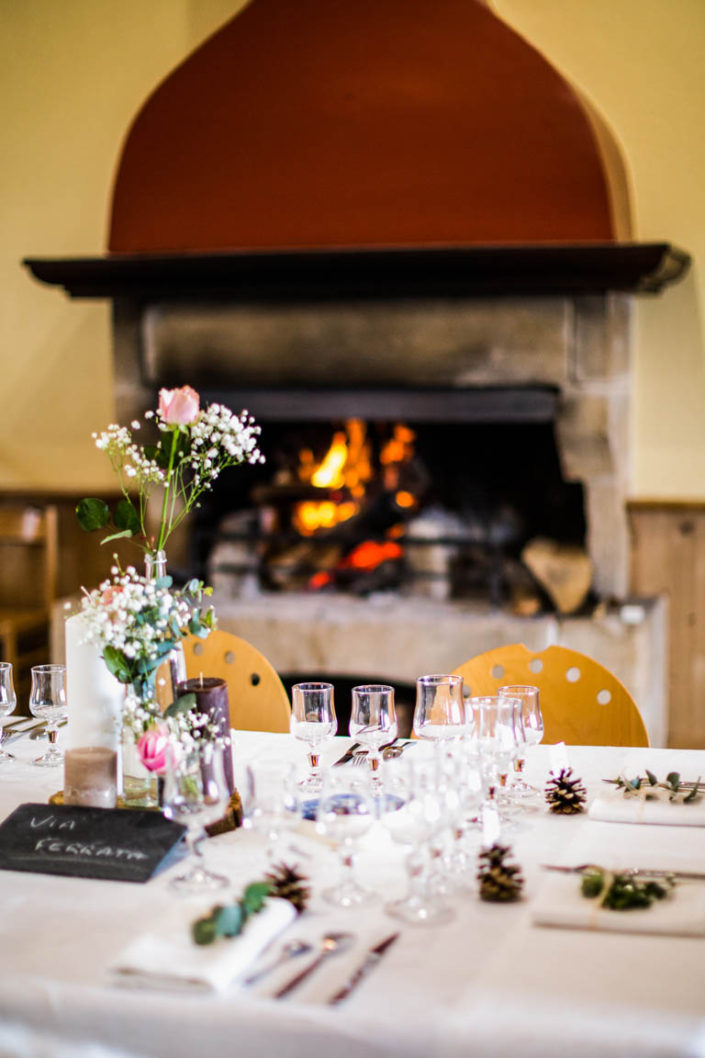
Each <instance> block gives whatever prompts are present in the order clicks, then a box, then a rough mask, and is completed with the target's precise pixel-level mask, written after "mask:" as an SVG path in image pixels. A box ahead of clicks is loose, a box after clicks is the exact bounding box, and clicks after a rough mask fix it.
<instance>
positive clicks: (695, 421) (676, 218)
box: [0, 0, 705, 499]
mask: <svg viewBox="0 0 705 1058" xmlns="http://www.w3.org/2000/svg"><path fill="white" fill-rule="evenodd" d="M291 2H292V3H295V2H296V0H291ZM351 2H354V0H351ZM242 4H243V0H146V2H145V0H0V99H2V109H3V121H2V124H1V125H0V156H1V157H2V165H0V232H2V237H1V238H0V292H1V293H0V297H1V298H2V310H1V312H0V366H1V368H2V374H1V375H0V378H1V380H2V396H3V405H2V406H3V412H2V415H0V488H27V489H32V488H36V489H47V488H55V489H65V490H73V489H79V490H81V489H87V490H93V489H97V488H100V487H106V486H109V485H111V484H112V479H111V477H110V475H109V473H108V471H107V469H106V466H105V464H104V460H103V457H102V456H101V455H100V453H98V452H97V451H95V450H94V449H93V447H92V443H91V440H90V433H91V431H92V430H94V429H97V428H100V427H102V426H103V425H104V424H105V423H106V422H108V421H109V420H110V419H111V417H112V413H113V410H112V375H111V356H110V323H109V309H108V306H107V304H104V303H102V302H97V303H93V302H85V301H76V302H70V301H69V300H68V299H67V298H66V297H65V296H64V294H63V293H61V292H60V291H59V290H57V289H54V288H49V287H45V286H41V285H39V284H37V283H36V282H35V281H33V280H32V279H31V278H30V277H29V276H28V275H27V274H26V273H25V272H24V271H23V270H22V269H21V267H20V264H19V261H20V259H21V258H22V257H24V256H28V255H29V256H32V255H34V256H61V255H66V256H70V255H84V254H85V255H93V254H97V253H100V252H102V251H103V249H104V247H105V242H106V228H107V214H108V209H109V202H110V192H111V182H112V176H113V172H114V168H115V164H116V160H117V157H118V154H119V147H120V143H121V140H122V138H123V136H124V134H125V132H126V130H127V128H128V126H129V123H130V121H131V119H132V117H133V116H134V114H135V112H136V110H137V108H138V107H139V105H140V103H141V102H142V101H143V100H144V98H145V97H146V96H147V94H148V93H149V92H150V90H151V89H152V88H153V86H154V85H155V84H156V83H157V81H159V80H160V79H161V78H162V77H163V76H164V75H165V74H166V73H168V71H169V70H170V69H171V68H172V67H173V66H174V65H176V63H178V62H179V61H180V60H181V59H182V58H183V57H184V56H185V55H186V54H187V53H188V52H189V51H190V50H192V48H193V47H195V46H196V45H197V44H198V43H199V42H200V41H201V40H202V39H203V38H204V37H205V36H207V35H208V34H209V33H210V32H212V31H213V30H214V29H215V28H216V27H217V26H218V25H219V24H221V23H222V22H223V21H225V19H226V18H228V17H229V16H230V15H231V14H233V13H235V12H236V11H237V10H239V8H240V7H241V6H242ZM493 8H494V10H495V11H496V12H497V13H498V14H499V15H500V16H501V17H502V18H504V19H505V20H506V21H507V22H508V23H509V24H510V25H513V26H514V27H515V28H516V29H517V30H518V31H519V32H521V33H523V35H524V36H525V37H526V38H527V39H528V40H530V41H531V42H532V43H534V44H535V45H536V46H537V47H538V48H539V49H540V50H541V51H543V52H544V54H545V55H547V57H548V58H549V59H551V61H553V62H554V64H555V65H556V66H558V67H559V69H561V70H562V71H563V72H564V73H565V74H566V75H567V76H568V77H569V78H570V79H571V80H572V81H573V82H574V83H575V84H576V85H577V86H578V87H580V88H581V89H582V90H583V91H584V92H585V94H586V95H587V96H588V97H589V98H590V99H591V100H592V102H593V103H595V105H596V106H597V107H598V108H599V109H600V111H601V112H602V114H603V115H604V116H605V117H606V118H607V120H608V121H609V123H610V125H611V127H612V129H613V130H614V132H615V133H616V135H617V137H618V139H619V140H620V141H621V143H622V146H623V148H624V152H625V157H626V163H627V167H628V170H629V173H630V176H631V182H632V192H633V197H634V213H635V218H636V232H635V237H636V238H638V239H640V240H644V241H647V240H661V239H663V240H667V241H671V242H673V243H675V244H676V245H679V246H681V247H683V248H684V249H687V250H689V251H690V252H691V253H692V255H693V257H694V265H693V268H692V271H691V274H690V275H689V277H688V278H687V280H685V281H684V282H682V283H681V284H679V285H678V286H676V287H673V288H672V289H669V290H668V291H667V292H666V293H665V294H664V295H662V296H661V297H659V298H656V299H639V301H638V302H637V311H636V319H635V323H636V373H635V391H634V402H633V404H634V412H633V431H634V438H635V444H634V454H635V455H634V474H633V481H632V488H631V492H632V494H633V495H635V496H653V497H683V498H700V499H702V498H705V410H704V409H703V405H704V404H705V401H704V400H703V397H704V396H705V365H704V362H703V361H704V355H703V354H704V348H703V347H704V341H703V320H702V304H703V283H704V282H705V280H704V279H703V276H702V274H701V269H700V259H701V256H702V254H703V252H704V251H705V194H704V193H703V191H702V190H701V181H702V180H703V174H705V137H703V135H702V132H701V124H702V114H701V112H702V108H703V104H704V103H705V72H704V70H705V64H704V63H703V61H702V60H703V56H705V2H704V0H669V3H667V4H666V3H664V2H663V0H493ZM432 11H433V5H432V3H429V17H432Z"/></svg>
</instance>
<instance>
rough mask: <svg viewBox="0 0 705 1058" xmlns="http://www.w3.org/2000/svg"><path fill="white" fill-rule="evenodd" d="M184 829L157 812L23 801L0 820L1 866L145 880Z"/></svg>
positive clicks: (52, 872)
mask: <svg viewBox="0 0 705 1058" xmlns="http://www.w3.org/2000/svg"><path fill="white" fill-rule="evenodd" d="M185 829H186V828H185V827H182V826H181V825H180V824H179V823H172V822H171V820H169V819H165V818H164V816H163V815H162V814H161V812H146V811H139V810H134V811H133V810H131V809H123V808H83V807H79V806H78V805H41V804H24V805H20V806H19V808H16V809H15V811H14V812H13V813H12V814H11V815H9V816H8V817H7V819H6V820H5V821H4V822H3V823H1V824H0V869H2V870H6V871H34V872H37V873H39V874H67V875H72V876H73V877H76V878H108V879H112V880H113V881H118V882H146V881H147V880H148V879H149V878H151V876H152V874H153V873H154V871H155V870H156V869H157V867H158V866H159V864H160V863H161V861H162V860H163V859H164V857H165V856H166V854H167V853H168V852H169V850H170V849H171V848H173V846H174V845H175V844H176V842H177V841H179V839H180V838H181V835H182V834H183V833H184V831H185Z"/></svg>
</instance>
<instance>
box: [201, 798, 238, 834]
mask: <svg viewBox="0 0 705 1058" xmlns="http://www.w3.org/2000/svg"><path fill="white" fill-rule="evenodd" d="M241 826H242V801H241V799H240V794H239V793H238V792H237V790H234V791H233V793H232V795H231V797H230V800H229V801H228V807H227V810H226V812H225V815H224V816H223V818H222V819H217V820H216V821H215V823H209V824H208V826H207V827H206V828H205V829H206V834H207V835H208V837H209V838H215V837H217V836H218V834H227V833H228V831H229V830H237V828H238V827H241Z"/></svg>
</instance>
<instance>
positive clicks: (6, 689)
mask: <svg viewBox="0 0 705 1058" xmlns="http://www.w3.org/2000/svg"><path fill="white" fill-rule="evenodd" d="M16 707H17V695H16V694H15V687H14V684H13V682H12V663H11V662H9V661H2V662H0V719H1V718H2V717H4V716H9V715H10V713H14V711H15V708H16ZM4 733H5V728H4V727H3V726H1V725H0V764H3V763H4V762H5V761H8V760H14V759H15V758H14V757H13V755H12V753H8V752H7V750H6V749H3V748H2V739H3V735H4Z"/></svg>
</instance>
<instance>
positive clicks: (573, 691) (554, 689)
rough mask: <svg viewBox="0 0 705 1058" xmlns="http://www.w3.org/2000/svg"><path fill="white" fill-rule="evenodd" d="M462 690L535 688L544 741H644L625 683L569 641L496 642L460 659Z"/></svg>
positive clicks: (600, 743) (481, 692)
mask: <svg viewBox="0 0 705 1058" xmlns="http://www.w3.org/2000/svg"><path fill="white" fill-rule="evenodd" d="M455 672H456V673H457V674H458V675H461V676H462V677H463V682H464V684H465V694H466V695H468V696H472V697H476V696H479V695H488V694H496V693H497V689H498V688H499V687H502V686H503V685H505V684H533V685H534V686H536V687H538V688H539V694H540V704H541V712H542V713H543V719H544V724H545V733H544V737H543V741H544V743H550V742H565V743H566V744H567V745H573V746H577V745H586V746H588V745H589V746H648V745H649V736H648V733H647V730H646V727H645V725H644V721H643V719H642V717H641V713H640V712H639V709H638V707H637V705H636V703H635V701H634V699H633V698H632V696H631V694H630V693H629V691H628V690H627V688H626V687H625V686H624V684H623V683H622V682H621V681H620V680H618V679H617V677H616V676H615V675H614V674H613V673H611V672H610V671H609V669H606V668H605V666H604V665H601V664H600V663H599V662H598V661H595V660H593V658H591V657H588V655H587V654H581V653H580V652H579V651H577V650H570V649H569V648H568V647H561V646H550V647H546V649H545V650H542V651H533V650H529V649H528V648H527V647H525V646H524V644H523V643H512V644H510V645H509V646H503V647H495V648H494V649H493V650H487V651H485V653H484V654H478V655H477V656H476V657H474V658H470V660H469V661H466V662H465V663H464V664H463V665H460V666H459V667H458V668H457V669H455Z"/></svg>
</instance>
